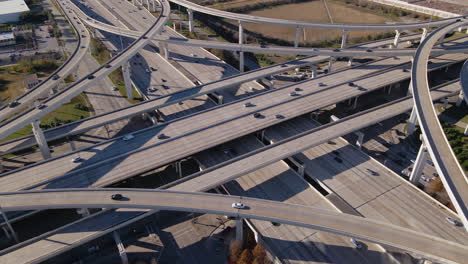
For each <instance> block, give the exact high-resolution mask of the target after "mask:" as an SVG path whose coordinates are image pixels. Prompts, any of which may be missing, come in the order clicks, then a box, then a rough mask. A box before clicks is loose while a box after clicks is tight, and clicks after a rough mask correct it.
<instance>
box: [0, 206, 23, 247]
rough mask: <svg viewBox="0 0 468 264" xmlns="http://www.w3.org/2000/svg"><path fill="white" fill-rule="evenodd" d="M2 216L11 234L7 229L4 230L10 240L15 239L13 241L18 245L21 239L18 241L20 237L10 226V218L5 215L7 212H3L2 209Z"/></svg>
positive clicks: (0, 209) (0, 210)
mask: <svg viewBox="0 0 468 264" xmlns="http://www.w3.org/2000/svg"><path fill="white" fill-rule="evenodd" d="M0 214H1V215H2V217H3V221H5V224H6V225H7V227H8V229H9V231H10V233H8V231H7V229H5V228H4V229H3V230H4V231H5V233H6V235H7V237H8V238H10V237H13V239H14V240H15V242H16V243H19V239H18V236H17V235H16V232H15V230H14V229H13V227H12V226H11V224H10V220H8V217H7V215H6V214H5V212H3V210H2V208H1V207H0Z"/></svg>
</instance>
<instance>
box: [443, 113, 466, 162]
mask: <svg viewBox="0 0 468 264" xmlns="http://www.w3.org/2000/svg"><path fill="white" fill-rule="evenodd" d="M442 127H443V128H444V132H445V135H446V136H447V139H448V141H449V143H450V146H452V149H453V152H455V155H456V156H457V159H458V161H459V162H460V164H461V166H462V168H463V169H464V170H465V171H468V139H467V137H466V136H465V135H464V134H463V133H462V132H461V131H460V130H458V129H456V128H455V127H454V126H453V125H451V124H450V123H446V122H445V123H442Z"/></svg>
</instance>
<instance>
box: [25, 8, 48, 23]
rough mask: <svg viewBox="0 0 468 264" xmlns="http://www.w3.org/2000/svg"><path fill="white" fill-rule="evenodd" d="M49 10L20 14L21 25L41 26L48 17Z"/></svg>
mask: <svg viewBox="0 0 468 264" xmlns="http://www.w3.org/2000/svg"><path fill="white" fill-rule="evenodd" d="M50 15H51V14H50V10H48V9H43V10H30V11H26V12H23V13H21V15H20V21H21V22H22V23H33V24H42V23H44V22H45V21H46V20H48V19H49V17H50Z"/></svg>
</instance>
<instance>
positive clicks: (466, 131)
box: [465, 125, 468, 136]
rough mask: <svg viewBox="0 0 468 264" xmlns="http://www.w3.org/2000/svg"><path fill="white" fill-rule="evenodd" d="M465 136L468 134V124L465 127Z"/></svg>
mask: <svg viewBox="0 0 468 264" xmlns="http://www.w3.org/2000/svg"><path fill="white" fill-rule="evenodd" d="M465 136H468V125H466V127H465Z"/></svg>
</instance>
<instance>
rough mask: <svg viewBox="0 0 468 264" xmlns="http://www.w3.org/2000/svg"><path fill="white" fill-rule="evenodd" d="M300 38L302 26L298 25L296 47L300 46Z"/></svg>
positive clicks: (295, 39)
mask: <svg viewBox="0 0 468 264" xmlns="http://www.w3.org/2000/svg"><path fill="white" fill-rule="evenodd" d="M300 38H301V28H300V27H296V38H294V47H295V48H297V47H299V41H300Z"/></svg>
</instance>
